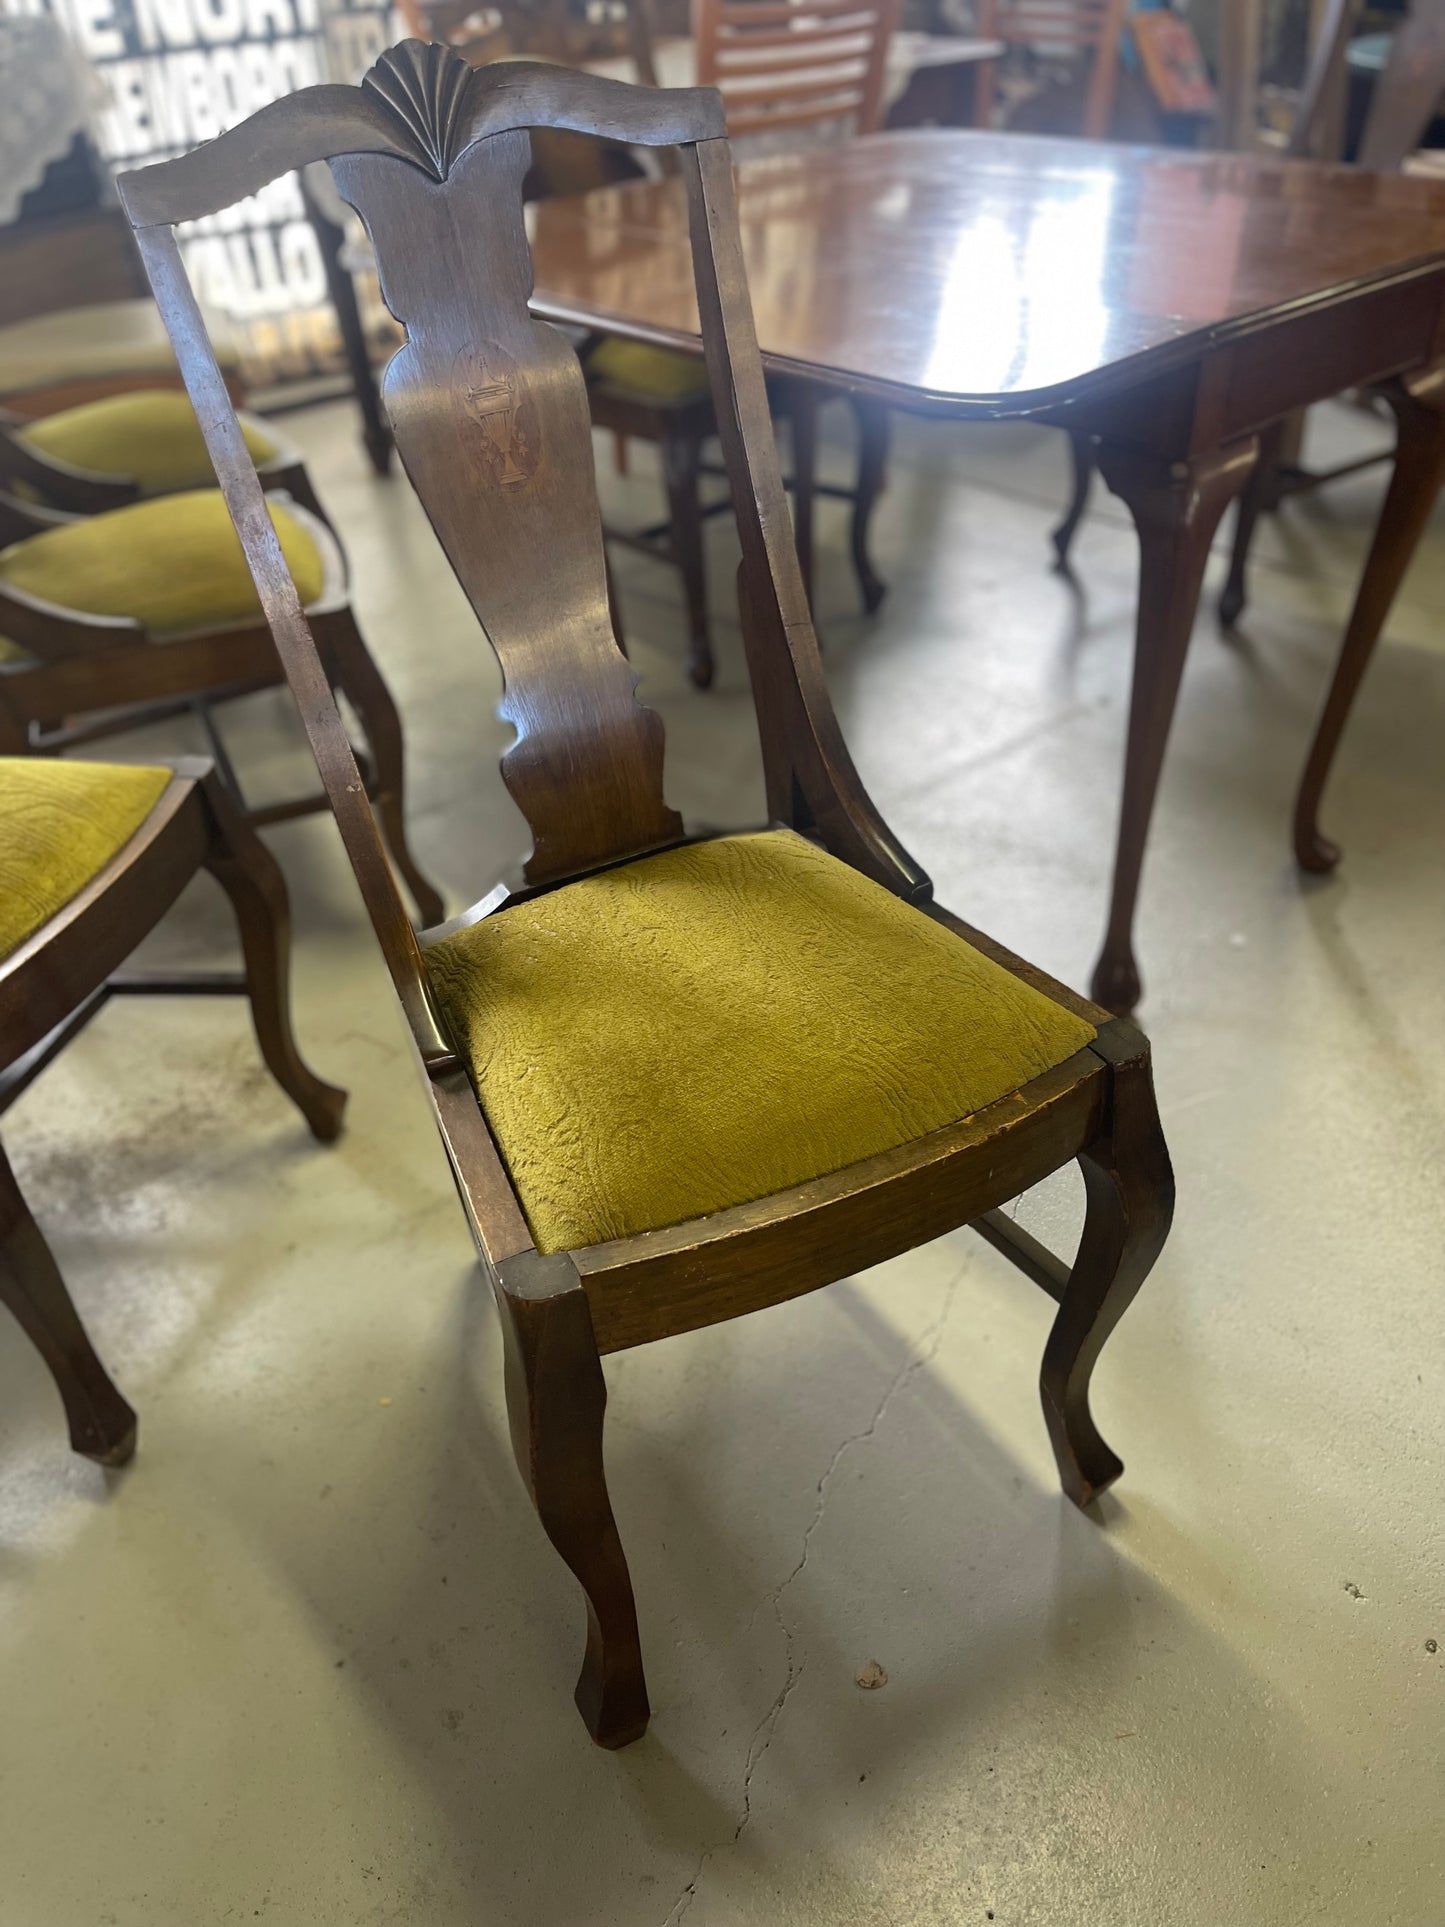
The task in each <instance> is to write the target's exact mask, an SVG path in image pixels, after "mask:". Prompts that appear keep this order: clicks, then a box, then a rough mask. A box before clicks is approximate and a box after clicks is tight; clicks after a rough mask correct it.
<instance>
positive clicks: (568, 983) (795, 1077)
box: [425, 830, 1094, 1251]
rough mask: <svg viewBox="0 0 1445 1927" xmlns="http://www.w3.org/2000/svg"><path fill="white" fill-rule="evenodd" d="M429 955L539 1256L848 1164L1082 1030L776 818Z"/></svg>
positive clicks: (1066, 1049) (531, 903)
mask: <svg viewBox="0 0 1445 1927" xmlns="http://www.w3.org/2000/svg"><path fill="white" fill-rule="evenodd" d="M425 956H426V962H427V970H428V975H429V978H430V981H431V984H432V987H433V990H434V993H435V995H436V998H437V1002H438V1005H439V1008H440V1010H441V1013H442V1016H443V1019H444V1021H445V1023H446V1025H447V1028H448V1030H449V1032H450V1035H451V1037H452V1039H453V1041H454V1043H455V1044H456V1046H457V1048H458V1049H459V1050H460V1051H461V1052H462V1054H463V1056H464V1058H465V1060H466V1062H467V1064H468V1067H469V1069H470V1072H471V1077H472V1082H473V1085H474V1087H475V1089H476V1092H477V1096H478V1099H479V1101H480V1103H481V1106H482V1109H483V1111H484V1113H485V1115H486V1118H487V1121H488V1123H489V1124H490V1126H491V1129H492V1132H493V1135H494V1136H495V1138H496V1140H497V1144H498V1146H499V1148H500V1150H501V1153H502V1156H503V1158H504V1159H505V1161H506V1164H507V1167H508V1169H509V1171H510V1173H511V1176H512V1179H513V1182H514V1184H515V1186H516V1188H517V1192H518V1195H519V1197H520V1198H521V1200H522V1204H523V1207H524V1209H525V1211H526V1214H527V1219H528V1223H529V1224H530V1226H531V1229H532V1234H533V1236H534V1238H535V1239H536V1243H537V1248H538V1250H540V1251H560V1250H569V1249H575V1248H576V1247H578V1246H582V1245H588V1244H598V1243H603V1242H605V1241H607V1240H609V1239H613V1238H622V1237H628V1236H630V1235H632V1234H633V1233H635V1232H639V1231H646V1230H653V1229H656V1228H658V1227H660V1226H663V1225H669V1224H678V1223H681V1222H682V1221H684V1220H685V1219H689V1218H695V1217H700V1216H702V1215H703V1214H704V1213H707V1212H711V1211H719V1210H722V1209H724V1208H725V1207H727V1206H729V1205H735V1204H742V1203H745V1202H746V1201H748V1200H749V1199H753V1198H760V1197H765V1196H767V1195H768V1194H769V1193H770V1192H773V1191H779V1190H783V1189H785V1188H786V1187H787V1186H789V1185H794V1184H801V1183H803V1182H804V1181H805V1180H806V1179H808V1178H814V1177H821V1176H822V1175H823V1174H825V1173H826V1172H830V1171H836V1170H840V1169H841V1168H842V1167H843V1166H845V1165H848V1164H852V1163H855V1162H856V1161H857V1160H858V1159H860V1158H866V1157H871V1156H873V1155H874V1154H876V1153H878V1152H881V1151H887V1150H891V1149H892V1148H894V1147H895V1146H897V1145H900V1144H904V1143H908V1142H910V1141H911V1140H912V1139H914V1138H917V1137H921V1136H923V1135H924V1134H925V1133H927V1132H929V1131H935V1130H939V1129H941V1128H942V1127H943V1126H944V1125H947V1124H952V1123H954V1122H956V1121H958V1120H959V1119H962V1118H965V1117H969V1116H971V1115H972V1114H973V1113H974V1112H975V1111H978V1110H981V1109H982V1108H983V1107H984V1106H985V1105H987V1104H991V1103H992V1102H993V1101H994V1099H995V1098H999V1097H1003V1096H1005V1095H1006V1094H1007V1093H1008V1092H1010V1091H1013V1090H1017V1089H1018V1088H1019V1087H1020V1085H1023V1084H1026V1083H1027V1082H1028V1081H1029V1079H1030V1078H1033V1077H1037V1076H1038V1075H1039V1074H1040V1073H1041V1072H1043V1071H1046V1070H1048V1069H1050V1068H1051V1067H1052V1066H1053V1065H1056V1064H1060V1063H1062V1062H1063V1061H1064V1060H1065V1058H1068V1057H1071V1056H1072V1055H1073V1054H1074V1053H1075V1052H1076V1051H1078V1050H1080V1049H1082V1048H1083V1047H1084V1045H1086V1044H1087V1043H1089V1042H1090V1040H1091V1039H1092V1038H1093V1036H1094V1030H1093V1027H1092V1026H1091V1025H1090V1024H1088V1023H1086V1022H1084V1020H1083V1019H1081V1018H1079V1017H1076V1016H1075V1015H1074V1014H1073V1013H1072V1012H1071V1011H1068V1010H1065V1009H1063V1008H1062V1007H1061V1006H1060V1005H1058V1004H1055V1003H1054V1002H1053V1001H1052V1000H1051V999H1049V998H1048V997H1045V996H1044V995H1043V994H1042V993H1041V992H1039V991H1037V990H1034V989H1033V988H1032V987H1031V986H1030V985H1028V984H1025V983H1023V982H1021V981H1020V980H1019V979H1018V978H1016V977H1014V976H1013V975H1012V974H1011V973H1010V972H1009V971H1007V970H1004V969H1003V968H1002V967H1001V966H1000V965H998V964H996V963H994V962H993V961H992V960H991V959H989V958H987V957H984V956H982V955H981V954H980V953H979V952H978V951H976V950H974V949H973V948H972V947H971V946H970V945H968V944H966V943H964V942H963V941H962V940H961V939H960V938H958V937H956V936H954V935H953V934H952V933H951V932H950V931H948V930H946V929H944V928H943V927H942V926H941V925H939V924H937V923H935V922H934V921H933V920H932V919H931V918H929V917H927V916H925V915H924V914H923V912H922V911H920V910H915V909H914V908H913V907H912V906H911V905H909V904H906V903H904V902H902V901H901V900H900V899H899V898H897V897H895V896H893V895H891V894H890V893H889V892H888V891H886V890H884V889H883V888H882V887H881V886H880V885H878V884H875V883H872V882H870V881H869V880H868V879H867V878H866V877H862V876H860V875H859V874H858V873H857V872H856V871H855V870H852V869H850V868H848V866H847V865H846V864H843V863H840V862H839V861H837V859H836V858H834V857H831V856H829V855H827V854H826V852H824V851H822V850H820V849H818V848H817V847H816V846H815V845H814V844H812V843H809V842H807V841H806V840H805V839H803V838H802V837H799V836H796V835H794V834H793V833H792V832H791V831H785V830H772V831H764V832H760V833H758V834H755V835H746V836H727V837H720V838H718V839H716V840H715V841H712V842H707V843H697V844H691V845H688V846H687V847H685V848H681V849H676V850H666V851H663V852H662V853H660V854H659V855H657V856H651V857H645V858H642V859H640V860H639V861H637V862H634V863H629V864H626V865H623V866H622V867H620V868H618V869H613V870H607V871H604V872H603V873H601V874H600V875H596V876H591V877H587V878H584V879H583V880H582V881H580V882H577V883H571V884H567V885H565V886H563V887H562V888H561V889H558V890H554V891H551V892H548V893H547V894H545V895H543V896H539V897H535V898H531V899H527V900H525V901H523V902H520V903H517V904H514V905H512V906H510V907H509V908H506V909H503V910H501V911H498V912H494V913H493V915H491V916H489V917H485V918H483V919H482V920H481V921H480V922H478V923H475V924H473V925H471V926H470V927H469V928H466V929H463V930H459V931H457V932H455V933H454V934H453V935H451V936H449V937H447V938H445V939H443V941H442V942H440V943H439V944H436V945H434V946H433V947H432V948H430V949H428V950H427V951H426V953H425Z"/></svg>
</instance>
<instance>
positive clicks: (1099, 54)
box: [975, 0, 1129, 140]
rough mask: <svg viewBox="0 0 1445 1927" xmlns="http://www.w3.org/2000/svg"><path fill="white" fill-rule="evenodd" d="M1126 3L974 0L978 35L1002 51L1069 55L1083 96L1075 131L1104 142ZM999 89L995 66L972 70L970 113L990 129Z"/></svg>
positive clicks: (1110, 0) (1113, 0)
mask: <svg viewBox="0 0 1445 1927" xmlns="http://www.w3.org/2000/svg"><path fill="white" fill-rule="evenodd" d="M1128 5H1129V0H980V4H979V12H978V32H979V37H980V38H981V39H984V40H1001V41H1003V43H1004V45H1005V47H1006V48H1013V49H1018V50H1020V51H1022V52H1025V53H1029V54H1032V55H1034V56H1035V57H1039V56H1041V55H1047V56H1048V57H1049V58H1050V59H1054V58H1057V57H1060V56H1063V57H1071V58H1073V59H1075V60H1077V61H1078V62H1080V63H1081V65H1082V67H1083V70H1084V71H1083V80H1084V93H1083V100H1082V103H1081V120H1080V124H1079V129H1078V131H1079V133H1080V134H1082V135H1083V137H1084V139H1085V140H1105V139H1107V137H1108V133H1109V122H1110V118H1111V116H1112V114H1113V111H1114V91H1115V87H1116V85H1117V82H1118V77H1119V36H1120V34H1121V33H1122V31H1123V27H1124V17H1125V15H1126V13H1127V12H1128ZM1000 92H1001V89H1000V87H999V81H998V62H996V61H992V60H989V61H984V62H983V63H982V64H981V65H980V67H979V69H978V81H977V93H976V96H975V99H976V103H977V104H976V115H977V121H978V125H979V126H980V127H991V126H992V125H993V121H994V116H995V113H996V111H997V108H998V105H999V96H1000Z"/></svg>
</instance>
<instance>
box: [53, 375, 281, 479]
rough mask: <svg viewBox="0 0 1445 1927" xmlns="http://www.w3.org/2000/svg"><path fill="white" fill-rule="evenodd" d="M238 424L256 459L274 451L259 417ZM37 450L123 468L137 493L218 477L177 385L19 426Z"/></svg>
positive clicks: (85, 464)
mask: <svg viewBox="0 0 1445 1927" xmlns="http://www.w3.org/2000/svg"><path fill="white" fill-rule="evenodd" d="M241 426H242V430H243V432H244V434H245V437H246V446H247V448H248V449H249V450H250V451H251V459H252V461H254V462H255V463H256V464H257V466H258V467H259V466H260V464H261V463H263V462H269V461H270V460H271V459H272V458H273V456H274V455H275V453H276V443H275V442H274V441H273V440H272V439H271V437H270V436H269V435H268V434H266V432H265V430H264V429H263V428H262V427H261V426H260V424H259V423H258V422H254V421H244V422H243V423H242V424H241ZM20 438H21V440H22V441H25V442H28V443H29V445H30V447H31V448H33V449H34V450H35V452H36V453H37V454H38V455H48V456H50V457H51V458H52V459H53V460H55V461H58V462H68V463H69V464H70V466H71V467H72V468H88V469H92V470H94V471H95V472H96V473H97V474H100V475H117V476H127V477H129V478H130V479H131V480H132V481H135V482H138V483H139V484H140V491H141V494H142V495H173V494H174V493H175V492H176V491H177V490H178V489H192V488H209V487H213V486H214V484H215V475H214V472H213V470H212V468H211V461H210V457H209V456H208V455H207V453H206V444H205V442H204V441H203V440H202V437H201V425H200V423H199V422H198V421H197V420H196V414H195V410H194V409H193V408H192V407H191V404H190V402H189V400H188V399H187V398H186V396H185V395H184V394H180V393H178V392H177V391H176V390H175V389H167V388H149V389H137V390H135V392H134V393H132V394H129V395H108V396H107V397H106V398H105V399H104V400H103V401H92V402H85V403H83V404H82V405H81V406H80V407H79V408H63V409H61V411H60V413H59V414H57V415H46V416H44V417H43V418H42V419H41V420H39V421H35V422H31V423H30V424H29V425H28V426H27V427H25V428H24V429H22V430H21V431H20Z"/></svg>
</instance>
